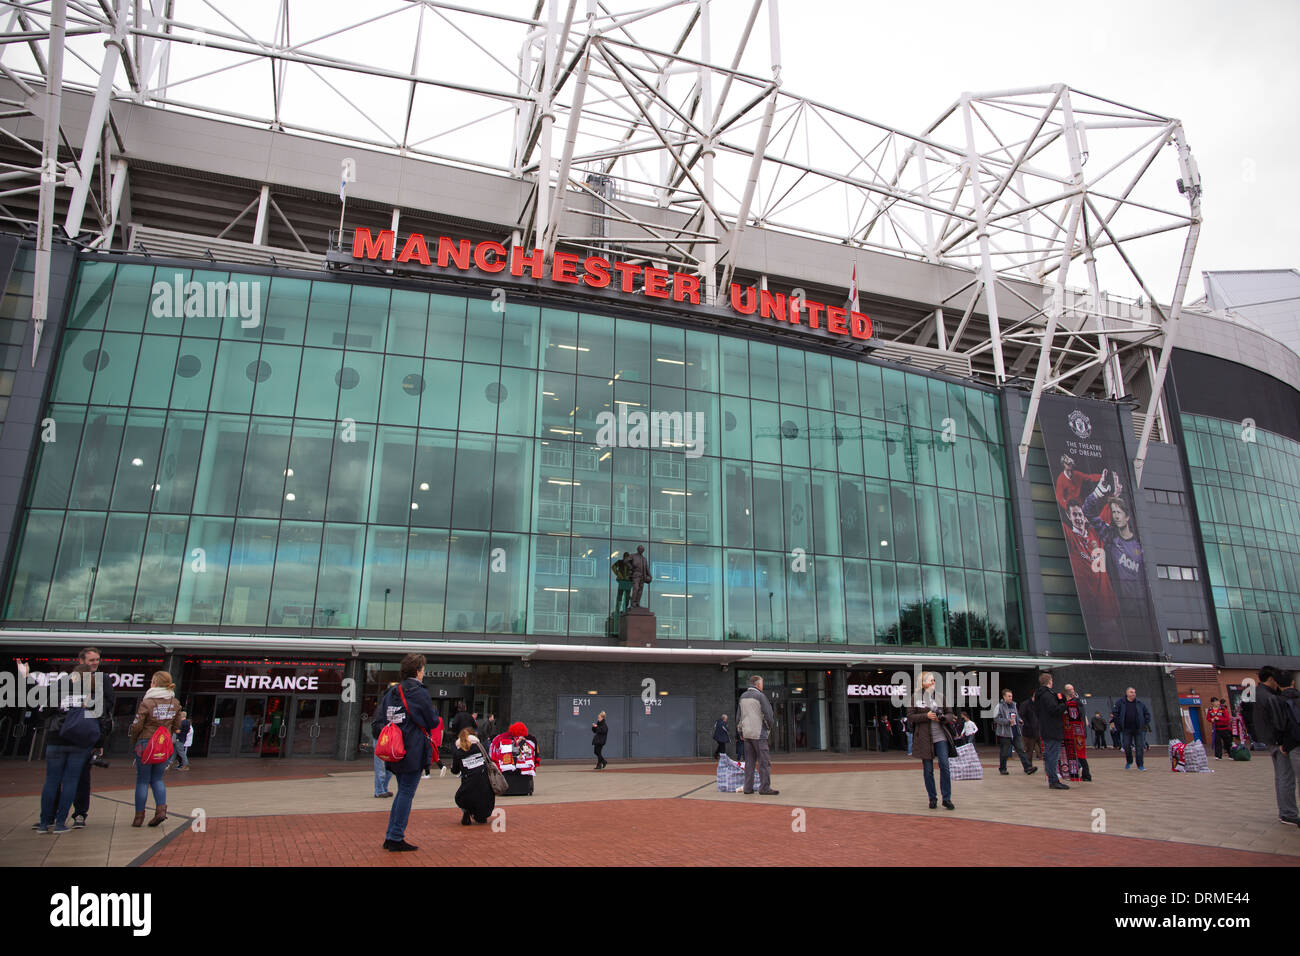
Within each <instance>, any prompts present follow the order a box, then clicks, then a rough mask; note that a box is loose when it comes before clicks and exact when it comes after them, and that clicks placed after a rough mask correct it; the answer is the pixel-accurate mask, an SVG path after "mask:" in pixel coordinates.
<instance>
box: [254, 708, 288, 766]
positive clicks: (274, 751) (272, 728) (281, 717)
mask: <svg viewBox="0 0 1300 956" xmlns="http://www.w3.org/2000/svg"><path fill="white" fill-rule="evenodd" d="M288 736H289V698H287V697H268V698H267V699H266V713H265V716H264V719H263V721H262V739H261V745H260V747H259V749H258V754H259V756H262V757H282V756H284V754H285V749H286V747H285V745H286V743H287V742H288Z"/></svg>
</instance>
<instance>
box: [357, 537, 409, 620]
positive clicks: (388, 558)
mask: <svg viewBox="0 0 1300 956" xmlns="http://www.w3.org/2000/svg"><path fill="white" fill-rule="evenodd" d="M406 537H407V532H406V529H405V528H376V527H371V528H370V529H369V530H368V531H367V539H366V563H365V567H364V568H363V569H362V577H361V610H360V613H359V614H358V618H357V626H358V627H362V628H370V629H374V630H394V631H395V630H397V629H398V628H399V627H400V626H401V622H402V592H403V588H402V580H403V576H404V574H405V571H406Z"/></svg>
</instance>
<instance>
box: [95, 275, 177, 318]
mask: <svg viewBox="0 0 1300 956" xmlns="http://www.w3.org/2000/svg"><path fill="white" fill-rule="evenodd" d="M160 278H164V277H160ZM165 278H167V279H170V278H172V277H170V276H166V277H165ZM153 280H154V276H153V267H152V266H133V265H123V266H119V267H118V270H117V281H115V282H114V283H113V299H112V302H111V303H110V305H109V307H108V321H107V323H106V325H105V327H106V328H108V329H110V330H114V331H118V332H142V331H144V320H145V316H146V315H147V314H148V312H149V297H150V295H151V294H152V292H153Z"/></svg>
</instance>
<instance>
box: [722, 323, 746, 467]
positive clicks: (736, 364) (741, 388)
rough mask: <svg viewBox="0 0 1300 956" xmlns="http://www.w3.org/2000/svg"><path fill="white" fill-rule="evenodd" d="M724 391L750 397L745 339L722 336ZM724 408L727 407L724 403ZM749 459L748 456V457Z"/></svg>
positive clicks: (724, 402)
mask: <svg viewBox="0 0 1300 956" xmlns="http://www.w3.org/2000/svg"><path fill="white" fill-rule="evenodd" d="M718 345H719V347H720V349H721V353H722V391H723V392H725V393H726V394H728V395H744V396H746V397H748V395H749V345H748V343H747V342H745V340H744V339H733V338H730V337H728V336H725V335H724V336H720V337H719V339H718ZM723 407H724V408H725V407H727V404H726V401H725V400H724V401H723ZM746 457H747V456H746Z"/></svg>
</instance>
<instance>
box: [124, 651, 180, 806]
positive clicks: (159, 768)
mask: <svg viewBox="0 0 1300 956" xmlns="http://www.w3.org/2000/svg"><path fill="white" fill-rule="evenodd" d="M150 683H151V685H152V686H151V687H150V688H149V689H148V690H147V691H145V695H144V697H143V698H142V699H141V701H140V706H139V707H138V708H137V709H136V712H135V721H134V722H133V723H132V724H131V744H132V746H133V748H134V750H135V819H134V820H133V821H132V822H131V826H133V827H138V826H143V825H144V811H145V806H146V804H147V803H148V800H149V791H150V790H152V791H153V802H154V813H153V819H152V820H150V821H149V826H151V827H156V826H158V824H160V823H162V822H163V821H164V820H166V819H167V787H166V785H165V784H164V783H163V771H165V770H166V769H167V764H166V761H164V762H163V763H145V762H144V760H143V759H142V758H143V755H144V752H145V749H146V748H147V747H148V746H149V740H150V738H151V737H153V735H154V734H155V733H156V732H157V730H158V728H159V727H166V728H167V732H168V733H169V734H171V735H173V736H174V735H175V734H176V731H177V730H179V729H180V726H181V708H180V704H179V703H178V702H177V700H176V685H175V684H174V683H173V682H172V675H171V674H169V673H167V672H166V671H158V672H157V673H156V674H154V675H153V680H152V681H150Z"/></svg>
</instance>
